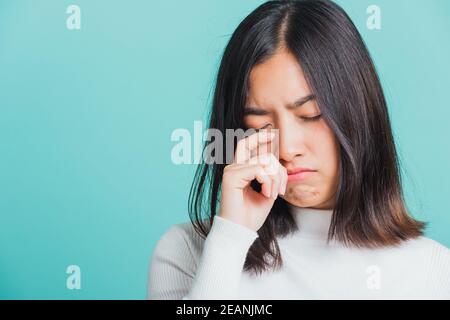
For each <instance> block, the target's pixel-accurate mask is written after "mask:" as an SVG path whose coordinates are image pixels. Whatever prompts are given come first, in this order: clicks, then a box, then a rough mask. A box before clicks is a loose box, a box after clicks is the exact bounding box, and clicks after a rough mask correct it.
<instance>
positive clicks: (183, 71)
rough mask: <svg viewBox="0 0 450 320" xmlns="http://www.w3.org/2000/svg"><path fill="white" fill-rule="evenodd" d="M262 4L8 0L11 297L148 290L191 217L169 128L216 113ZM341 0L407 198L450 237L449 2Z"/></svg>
mask: <svg viewBox="0 0 450 320" xmlns="http://www.w3.org/2000/svg"><path fill="white" fill-rule="evenodd" d="M260 3H262V1H241V0H233V1H229V0H227V1H225V0H222V1H218V0H215V1H212V0H197V1H162V0H161V1H149V0H134V1H107V0H72V1H64V0H58V1H55V0H40V1H32V0H28V1H24V0H14V1H9V0H0V298H2V299H142V298H144V297H145V294H146V285H147V268H148V262H149V258H150V255H151V253H152V250H153V247H154V245H155V244H156V241H157V240H158V239H159V237H160V236H161V235H162V233H163V232H164V231H165V230H166V229H167V228H168V227H169V226H170V225H172V224H174V223H180V222H186V221H188V215H187V195H188V191H189V187H190V183H191V179H192V177H193V172H194V169H195V166H193V165H192V166H190V165H182V166H176V165H173V164H172V163H171V161H170V151H171V149H172V147H173V146H174V145H175V143H174V142H172V141H171V140H170V136H171V133H172V131H173V130H174V129H176V128H187V129H189V130H190V131H191V132H192V131H193V125H194V121H195V120H205V118H206V115H207V110H208V106H209V103H210V101H211V94H212V88H213V81H214V76H215V74H216V68H217V66H218V63H219V61H220V55H221V53H222V50H223V48H224V46H225V44H226V42H227V40H228V39H229V36H230V35H231V33H232V32H233V30H234V28H235V27H236V26H237V24H238V23H239V22H240V21H241V20H242V19H243V18H244V17H245V16H246V15H247V14H248V13H249V12H250V11H252V10H253V9H254V8H256V6H257V5H259V4H260ZM338 3H340V4H341V5H342V6H343V7H344V9H346V10H347V12H348V13H349V15H350V16H351V17H352V19H353V20H354V22H355V24H356V25H357V27H358V29H359V30H360V32H361V33H362V35H363V37H364V39H365V41H366V43H367V45H368V47H369V50H370V52H371V54H372V55H373V58H374V60H375V63H376V65H377V68H378V71H379V73H380V77H381V79H382V83H383V86H384V89H385V93H386V96H387V99H388V103H389V110H390V113H391V117H392V124H393V129H394V133H395V137H396V141H397V146H398V151H399V154H400V157H401V162H402V165H403V167H402V168H403V178H404V181H403V183H404V188H405V193H406V196H407V203H408V206H409V208H410V209H411V211H412V212H413V214H414V215H415V216H416V217H417V218H419V219H423V220H427V221H429V222H430V226H429V228H428V230H427V236H428V237H431V238H433V239H435V240H437V241H439V242H441V243H443V244H445V245H447V246H450V232H449V231H450V202H449V201H448V198H449V195H450V187H449V186H450V184H449V181H450V166H449V163H450V162H449V160H448V157H449V156H450V151H449V150H450V149H449V145H450V144H449V142H448V138H449V137H450V125H449V122H448V119H449V116H450V105H449V98H448V93H449V89H448V88H449V74H450V62H449V57H450V1H447V0H433V1H419V0H415V1H413V0H396V1H392V0H376V1H372V0H370V1H366V0H350V1H349V0H341V1H338ZM70 4H76V5H79V6H80V8H81V30H68V29H67V28H66V19H67V17H68V16H69V15H68V14H67V13H66V8H67V6H68V5H70ZM371 4H376V5H378V6H380V8H381V13H382V29H381V30H372V31H371V30H368V29H367V28H366V19H367V17H368V15H367V14H366V8H367V7H368V6H369V5H371ZM71 264H76V265H79V266H80V267H81V276H82V278H81V285H82V289H81V290H68V289H67V288H66V278H67V276H68V275H67V274H66V268H67V266H68V265H71Z"/></svg>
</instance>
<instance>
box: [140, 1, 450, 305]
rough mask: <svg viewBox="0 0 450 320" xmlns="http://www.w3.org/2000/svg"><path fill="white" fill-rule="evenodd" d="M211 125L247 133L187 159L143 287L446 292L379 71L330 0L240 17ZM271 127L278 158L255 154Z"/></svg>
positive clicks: (371, 294)
mask: <svg viewBox="0 0 450 320" xmlns="http://www.w3.org/2000/svg"><path fill="white" fill-rule="evenodd" d="M210 128H214V129H218V130H220V131H221V132H223V133H224V136H225V130H226V129H239V128H242V129H247V128H254V129H257V130H258V132H257V133H255V134H253V135H250V136H248V137H246V138H245V139H242V140H240V141H239V142H238V143H237V145H236V146H235V149H234V150H233V152H234V154H233V161H232V162H231V163H225V164H220V163H215V164H203V165H202V166H200V167H199V169H198V171H197V174H196V177H195V179H194V183H193V187H192V189H191V194H190V206H189V208H190V217H191V221H192V224H179V225H174V226H173V227H172V228H170V229H169V230H168V231H167V232H166V233H165V234H164V235H163V237H162V238H161V239H160V240H159V242H158V243H157V245H156V248H155V250H154V253H153V256H152V260H151V266H150V274H149V287H148V288H149V291H148V297H149V298H150V299H328V298H329V299H352V298H355V299H419V298H426V299H432V298H437V299H440V298H447V299H448V298H450V252H449V250H448V249H447V248H446V247H444V246H443V245H441V244H439V243H437V242H435V241H433V240H431V239H428V238H425V237H424V236H423V228H424V223H422V222H419V221H417V220H415V219H414V218H413V217H411V216H410V215H409V214H408V211H407V208H406V205H405V202H404V199H403V195H402V189H401V181H400V174H399V165H398V161H397V154H396V150H395V145H394V140H393V136H392V132H391V127H390V120H389V116H388V111H387V106H386V101H385V97H384V95H383V91H382V88H381V85H380V81H379V78H378V76H377V73H376V70H375V68H374V65H373V62H372V60H371V58H370V55H369V53H368V51H367V48H366V47H365V45H364V42H363V40H362V38H361V36H360V34H359V32H358V31H357V29H356V27H355V26H354V24H353V23H352V21H351V20H350V18H349V17H348V16H347V14H346V13H345V12H344V11H343V10H342V8H340V7H339V6H338V5H336V4H335V3H333V2H331V1H322V0H319V1H308V0H306V1H270V2H267V3H265V4H263V5H261V6H260V7H258V8H257V9H256V10H255V11H254V12H252V13H251V14H250V15H249V16H248V17H247V18H245V20H244V21H242V22H241V24H240V25H239V26H238V28H237V29H236V31H235V32H234V33H233V35H232V37H231V39H230V41H229V43H228V45H227V47H226V50H225V52H224V55H223V58H222V62H221V65H220V69H219V73H218V77H217V83H216V88H215V95H214V100H213V106H212V112H211V119H210ZM261 129H264V130H261ZM273 130H277V132H278V136H277V140H278V155H279V158H277V157H275V156H273V155H272V154H271V153H270V152H266V153H259V154H258V155H254V154H255V151H257V150H259V148H260V147H261V146H262V145H268V144H272V143H273V139H274V135H273V134H272V131H273ZM261 149H262V148H261ZM269 169H270V170H269ZM269 172H270V173H269Z"/></svg>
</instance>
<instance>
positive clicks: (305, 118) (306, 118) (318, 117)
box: [300, 114, 322, 121]
mask: <svg viewBox="0 0 450 320" xmlns="http://www.w3.org/2000/svg"><path fill="white" fill-rule="evenodd" d="M320 117H322V114H319V115H317V116H314V117H300V118H301V119H303V120H305V121H316V120H319V119H320Z"/></svg>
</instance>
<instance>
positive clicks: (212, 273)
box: [148, 216, 258, 300]
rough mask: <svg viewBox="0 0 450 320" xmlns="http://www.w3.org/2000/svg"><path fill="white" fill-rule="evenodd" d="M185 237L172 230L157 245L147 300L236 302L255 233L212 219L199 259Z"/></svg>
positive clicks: (219, 218)
mask: <svg viewBox="0 0 450 320" xmlns="http://www.w3.org/2000/svg"><path fill="white" fill-rule="evenodd" d="M185 235H186V233H184V234H183V233H182V232H180V228H177V227H176V226H174V227H172V228H171V229H169V230H168V232H166V233H165V234H164V235H163V237H162V238H161V239H160V240H159V241H158V243H157V245H156V247H155V250H154V252H153V255H152V259H151V265H150V272H149V286H148V298H150V299H183V300H188V299H237V296H238V289H239V282H240V278H241V273H242V269H243V266H244V262H245V258H246V255H247V252H248V249H249V248H250V246H251V245H252V243H253V242H254V240H255V239H256V238H257V237H258V234H257V232H255V231H253V230H251V229H248V228H246V227H244V226H241V225H239V224H236V223H234V222H232V221H229V220H227V219H224V218H222V217H219V216H215V217H214V220H213V224H212V227H211V230H210V232H209V233H208V236H207V237H206V239H205V242H204V246H203V250H202V252H201V256H200V257H196V256H195V255H193V254H192V251H193V250H191V248H190V247H189V243H190V242H191V241H190V239H186V237H185ZM197 260H198V261H197Z"/></svg>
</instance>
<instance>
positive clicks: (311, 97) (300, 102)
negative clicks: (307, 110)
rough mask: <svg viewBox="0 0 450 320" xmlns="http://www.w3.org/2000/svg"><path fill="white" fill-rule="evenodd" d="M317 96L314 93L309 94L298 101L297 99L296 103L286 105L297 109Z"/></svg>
mask: <svg viewBox="0 0 450 320" xmlns="http://www.w3.org/2000/svg"><path fill="white" fill-rule="evenodd" d="M315 98H316V96H315V95H314V94H312V93H311V94H308V95H306V96H304V97H302V98H300V99H298V100H297V101H295V102H294V103H291V104H289V105H288V106H286V108H288V109H296V108H299V107H301V106H302V105H304V104H305V103H307V102H308V101H311V100H314V99H315Z"/></svg>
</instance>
